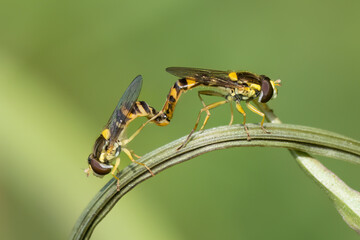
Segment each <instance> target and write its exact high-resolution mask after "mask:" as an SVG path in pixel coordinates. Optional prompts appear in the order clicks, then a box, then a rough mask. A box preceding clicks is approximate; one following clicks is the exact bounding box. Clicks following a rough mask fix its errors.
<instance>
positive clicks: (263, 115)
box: [246, 102, 270, 133]
mask: <svg viewBox="0 0 360 240" xmlns="http://www.w3.org/2000/svg"><path fill="white" fill-rule="evenodd" d="M246 106H247V108H248V109H250V110H251V111H252V112H253V113H256V114H258V115H260V116H262V121H261V124H260V126H261V128H262V130H263V131H264V132H265V133H270V132H269V131H266V129H265V128H264V126H263V125H264V121H265V114H264V113H263V112H261V111H260V110H258V109H257V108H256V107H254V106H253V105H251V104H250V102H246Z"/></svg>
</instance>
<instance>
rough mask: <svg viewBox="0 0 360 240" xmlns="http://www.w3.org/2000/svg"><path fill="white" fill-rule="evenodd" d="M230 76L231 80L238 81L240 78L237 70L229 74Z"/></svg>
mask: <svg viewBox="0 0 360 240" xmlns="http://www.w3.org/2000/svg"><path fill="white" fill-rule="evenodd" d="M228 76H229V78H230V80H231V81H237V80H238V77H237V74H236V72H231V73H229V74H228Z"/></svg>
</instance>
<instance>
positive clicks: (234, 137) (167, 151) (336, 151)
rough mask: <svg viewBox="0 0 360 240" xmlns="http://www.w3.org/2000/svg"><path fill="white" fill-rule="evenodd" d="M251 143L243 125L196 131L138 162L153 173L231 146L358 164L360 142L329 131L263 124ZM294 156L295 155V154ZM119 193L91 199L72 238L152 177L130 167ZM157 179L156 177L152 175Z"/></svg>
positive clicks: (86, 232) (108, 190)
mask: <svg viewBox="0 0 360 240" xmlns="http://www.w3.org/2000/svg"><path fill="white" fill-rule="evenodd" d="M247 126H248V128H249V129H250V135H251V137H252V140H251V141H247V140H246V139H247V135H246V133H245V131H244V128H243V126H242V125H233V126H223V127H217V128H213V129H209V130H205V131H199V132H196V133H195V134H194V135H193V137H192V139H191V141H190V142H189V143H188V144H187V145H186V146H185V147H184V148H182V149H181V150H179V151H176V148H177V147H179V146H180V145H181V143H182V142H183V141H184V140H185V138H186V137H183V138H180V139H178V140H175V141H173V142H171V143H169V144H167V145H164V146H162V147H160V148H158V149H156V150H154V151H152V152H150V153H148V154H146V155H144V156H143V157H142V158H141V159H140V161H141V162H143V163H145V164H146V165H147V166H149V167H150V168H151V169H152V171H153V172H154V173H155V174H158V173H159V172H161V171H163V170H165V169H166V168H169V167H171V166H173V165H176V164H179V163H181V162H184V161H186V160H189V159H191V158H194V157H196V156H198V155H201V154H204V153H207V152H210V151H214V150H217V149H224V148H230V147H249V146H252V147H259V146H260V147H282V148H289V149H292V150H296V151H307V152H309V153H312V154H317V155H322V156H328V157H332V158H337V159H341V160H345V161H349V162H352V163H356V164H360V142H358V141H356V140H353V139H350V138H347V137H344V136H341V135H338V134H334V133H331V132H328V131H324V130H320V129H315V128H309V127H303V126H296V125H286V124H265V127H266V129H267V130H269V131H270V132H271V134H266V133H264V131H263V130H262V129H261V128H260V127H259V125H255V124H247ZM294 153H296V152H294ZM118 177H119V179H120V191H117V190H116V181H114V179H112V180H110V181H109V182H108V183H107V184H106V185H105V186H104V187H103V188H102V189H101V190H100V191H99V193H98V194H97V195H96V196H95V197H94V198H93V199H92V200H91V202H90V203H89V205H88V206H87V207H86V208H85V210H84V211H83V213H82V215H81V216H80V217H79V219H78V221H77V222H76V224H75V226H74V228H73V231H72V233H71V239H88V238H89V237H90V236H91V234H92V232H93V230H94V229H95V227H96V225H97V224H98V223H99V222H100V221H101V220H102V219H103V218H104V217H105V216H106V214H107V213H108V212H109V211H110V210H111V209H112V207H114V205H115V204H116V203H117V201H119V200H120V198H121V197H122V196H124V195H125V194H126V193H127V192H129V191H130V190H131V189H133V188H134V187H135V186H136V185H137V184H139V183H141V182H143V181H145V180H146V179H148V178H150V177H151V174H150V173H149V172H148V171H147V170H146V169H145V168H144V167H142V166H139V165H137V164H130V165H129V166H128V167H126V168H125V169H124V170H122V171H121V172H120V173H119V174H118ZM155 177H156V176H155Z"/></svg>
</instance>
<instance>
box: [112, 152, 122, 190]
mask: <svg viewBox="0 0 360 240" xmlns="http://www.w3.org/2000/svg"><path fill="white" fill-rule="evenodd" d="M119 165H120V158H119V157H118V158H116V162H115V165H114V167H113V169H112V171H111V175H113V177H114V178H115V179H116V180H117V182H116V189H117V191H120V180H119V178H118V177H117V176H116V174H115V171H116V170H118V167H119Z"/></svg>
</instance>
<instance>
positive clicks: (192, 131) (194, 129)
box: [177, 100, 229, 150]
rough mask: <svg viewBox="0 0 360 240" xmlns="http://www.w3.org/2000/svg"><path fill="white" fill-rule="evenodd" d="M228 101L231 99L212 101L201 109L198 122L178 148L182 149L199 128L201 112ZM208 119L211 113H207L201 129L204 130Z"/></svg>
mask: <svg viewBox="0 0 360 240" xmlns="http://www.w3.org/2000/svg"><path fill="white" fill-rule="evenodd" d="M228 102H229V100H224V101H220V102H216V103H212V104H210V105H208V106H206V107H204V108H202V109H201V110H200V112H199V114H198V117H197V120H196V123H195V126H194V128H193V129H192V130H191V132H190V134H189V135H188V136H187V138H186V140H185V141H184V142H183V143H182V144H181V145H180V147H178V149H177V150H179V149H181V148H182V147H184V146H185V145H186V143H188V142H189V140H190V137H191V136H192V134H193V133H194V132H195V131H196V128H197V127H198V125H199V121H200V117H201V113H202V112H204V111H208V110H210V109H212V108H215V107H218V106H220V105H223V104H225V103H228ZM208 119H209V115H206V118H205V120H204V123H203V125H202V127H201V129H200V130H202V129H203V128H204V127H205V125H206V123H207V121H208Z"/></svg>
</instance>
